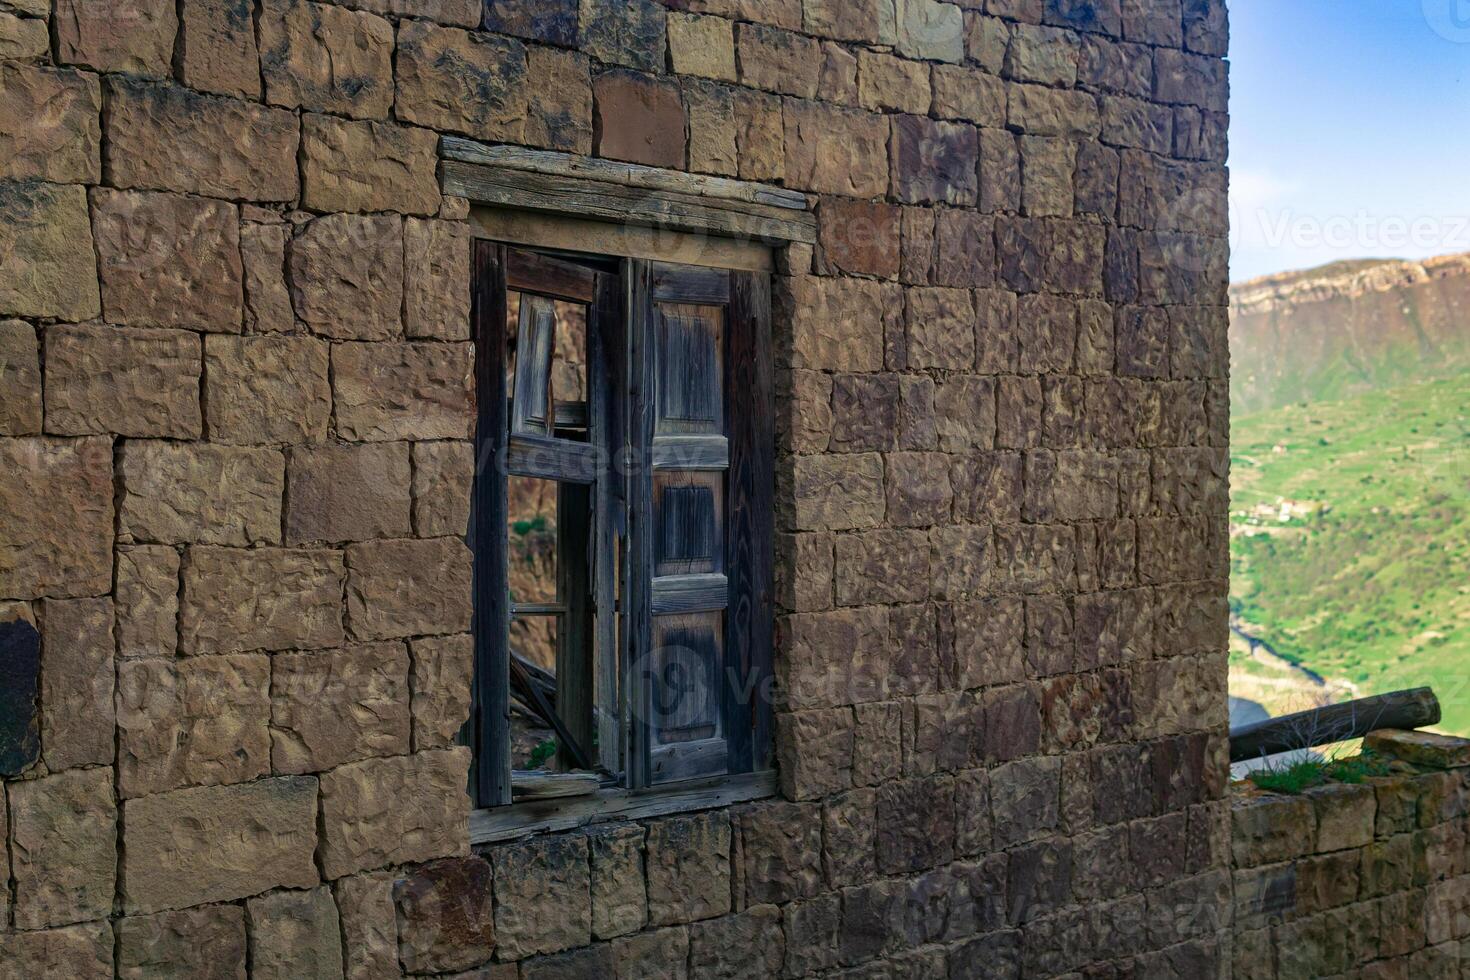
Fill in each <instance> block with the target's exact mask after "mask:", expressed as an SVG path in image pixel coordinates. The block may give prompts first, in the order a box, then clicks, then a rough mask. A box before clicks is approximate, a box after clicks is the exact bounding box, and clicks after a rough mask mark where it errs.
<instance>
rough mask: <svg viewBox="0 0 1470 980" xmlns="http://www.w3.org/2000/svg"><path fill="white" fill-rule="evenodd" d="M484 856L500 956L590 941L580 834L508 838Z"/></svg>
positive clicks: (583, 846)
mask: <svg viewBox="0 0 1470 980" xmlns="http://www.w3.org/2000/svg"><path fill="white" fill-rule="evenodd" d="M727 847H728V843H727ZM490 860H491V863H492V864H493V865H494V868H495V897H496V901H495V934H496V939H497V941H498V943H499V954H498V955H499V956H500V957H501V958H503V959H515V960H518V959H523V958H525V957H527V956H533V955H535V954H537V953H559V952H561V951H562V950H565V949H571V948H573V947H575V946H585V945H587V943H589V942H590V941H591V938H592V915H591V899H590V890H589V889H590V884H589V878H588V863H587V840H586V838H584V837H576V836H573V837H548V838H542V839H539V840H530V841H525V842H523V843H519V844H511V845H509V846H506V847H502V848H499V849H497V850H495V851H493V852H491V855H490ZM726 887H727V890H728V885H727V886H726ZM543 902H549V903H551V904H550V906H548V907H551V908H555V909H556V910H557V914H556V915H554V916H548V915H544V914H542V913H541V911H539V910H540V909H541V908H542V906H541V903H543Z"/></svg>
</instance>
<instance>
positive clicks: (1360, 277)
mask: <svg viewBox="0 0 1470 980" xmlns="http://www.w3.org/2000/svg"><path fill="white" fill-rule="evenodd" d="M1230 351H1231V382H1230V394H1231V399H1232V402H1233V406H1234V411H1235V412H1237V413H1240V414H1247V413H1251V412H1258V411H1262V410H1264V409H1269V408H1274V407H1277V406H1281V405H1289V404H1292V403H1297V402H1315V401H1323V400H1329V399H1339V398H1345V397H1350V396H1352V395H1356V394H1360V393H1363V392H1367V391H1372V390H1374V389H1379V388H1387V387H1392V386H1394V385H1399V384H1404V383H1408V382H1417V381H1422V380H1425V379H1427V378H1433V377H1451V376H1453V375H1456V374H1459V373H1460V372H1462V371H1463V370H1465V369H1466V368H1470V253H1464V254H1459V255H1445V256H1441V257H1439V258H1434V259H1428V260H1426V261H1423V262H1405V261H1399V260H1396V259H1365V260H1358V261H1352V262H1334V263H1332V264H1331V265H1325V266H1321V267H1320V268H1316V269H1306V270H1301V271H1296V272H1286V273H1279V274H1277V275H1271V276H1263V277H1261V278H1259V279H1251V280H1248V281H1246V282H1242V283H1237V284H1236V285H1234V286H1232V287H1231V288H1230Z"/></svg>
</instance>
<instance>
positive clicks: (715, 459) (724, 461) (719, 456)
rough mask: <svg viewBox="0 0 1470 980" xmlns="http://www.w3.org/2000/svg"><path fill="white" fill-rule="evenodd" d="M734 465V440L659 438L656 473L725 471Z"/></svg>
mask: <svg viewBox="0 0 1470 980" xmlns="http://www.w3.org/2000/svg"><path fill="white" fill-rule="evenodd" d="M729 465H730V441H729V440H728V439H727V438H725V437H724V436H655V437H654V439H653V468H654V469H656V470H723V469H726V468H728V467H729Z"/></svg>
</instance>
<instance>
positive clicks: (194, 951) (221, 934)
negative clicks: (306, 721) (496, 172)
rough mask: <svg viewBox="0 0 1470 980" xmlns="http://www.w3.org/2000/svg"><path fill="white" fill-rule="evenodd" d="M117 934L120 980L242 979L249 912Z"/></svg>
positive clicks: (198, 914)
mask: <svg viewBox="0 0 1470 980" xmlns="http://www.w3.org/2000/svg"><path fill="white" fill-rule="evenodd" d="M186 16H187V14H186ZM116 931H117V976H118V978H119V980H160V978H162V980H185V978H189V980H243V978H244V975H245V964H246V962H248V960H247V946H246V941H245V910H244V909H243V908H241V907H240V906H238V905H207V906H204V907H203V908H197V909H184V910H183V911H180V912H159V913H157V914H155V915H134V916H128V917H126V918H122V919H118V920H117V925H116Z"/></svg>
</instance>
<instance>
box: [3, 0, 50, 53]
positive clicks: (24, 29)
mask: <svg viewBox="0 0 1470 980" xmlns="http://www.w3.org/2000/svg"><path fill="white" fill-rule="evenodd" d="M21 6H24V3H22V4H21ZM46 12H47V11H45V10H43V11H41V13H43V14H44V13H46ZM50 50H51V36H50V34H48V33H47V31H46V21H44V20H42V19H40V18H32V17H19V16H17V15H15V14H13V13H11V12H10V11H8V10H7V11H3V12H0V58H4V59H5V60H7V61H10V60H15V61H23V60H30V59H40V58H44V57H46V55H47V54H48V53H49V52H50Z"/></svg>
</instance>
